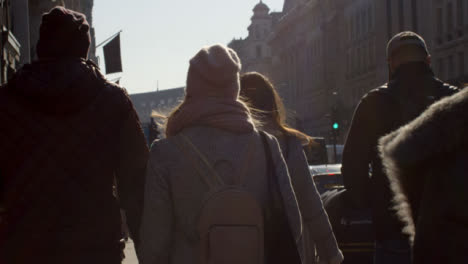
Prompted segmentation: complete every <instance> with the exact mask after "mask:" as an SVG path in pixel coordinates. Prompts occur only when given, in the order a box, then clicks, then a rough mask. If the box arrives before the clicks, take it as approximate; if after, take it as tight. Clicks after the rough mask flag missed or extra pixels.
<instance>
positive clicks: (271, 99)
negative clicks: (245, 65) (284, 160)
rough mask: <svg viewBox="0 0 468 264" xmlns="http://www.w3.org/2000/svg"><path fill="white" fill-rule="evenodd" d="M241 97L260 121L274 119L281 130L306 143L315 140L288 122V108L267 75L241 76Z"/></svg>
mask: <svg viewBox="0 0 468 264" xmlns="http://www.w3.org/2000/svg"><path fill="white" fill-rule="evenodd" d="M241 98H242V99H243V100H245V101H246V102H247V105H248V106H249V107H250V108H251V109H252V111H253V112H256V113H257V114H256V116H257V118H260V122H265V120H267V119H271V120H273V122H275V125H277V126H278V127H279V128H280V130H281V132H283V133H284V134H285V135H290V136H294V137H296V138H298V139H299V140H301V142H303V144H304V145H309V144H313V143H314V140H313V139H312V138H311V137H309V136H308V135H306V134H304V133H302V132H301V131H299V130H297V129H294V128H291V127H290V126H288V125H287V123H286V118H287V117H286V109H285V107H284V104H283V102H282V100H281V97H280V96H279V95H278V92H277V91H276V90H275V88H274V86H273V84H272V83H271V82H270V80H268V78H267V77H265V76H264V75H262V74H260V73H258V72H248V73H245V74H243V75H242V76H241Z"/></svg>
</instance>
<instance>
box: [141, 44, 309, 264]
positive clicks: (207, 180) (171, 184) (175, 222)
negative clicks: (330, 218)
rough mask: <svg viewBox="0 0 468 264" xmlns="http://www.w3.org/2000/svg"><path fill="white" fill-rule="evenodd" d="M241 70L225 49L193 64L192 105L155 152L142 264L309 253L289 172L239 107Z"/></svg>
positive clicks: (173, 118)
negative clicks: (278, 248) (278, 246)
mask: <svg viewBox="0 0 468 264" xmlns="http://www.w3.org/2000/svg"><path fill="white" fill-rule="evenodd" d="M240 70H241V62H240V60H239V58H238V56H237V54H236V53H235V52H234V51H233V50H231V49H229V48H227V47H225V46H222V45H214V46H210V47H205V48H203V49H201V50H200V51H199V52H198V53H197V55H196V56H195V57H193V58H192V59H191V60H190V66H189V70H188V76H187V86H186V95H185V98H184V100H183V102H182V104H181V105H180V106H178V107H177V108H176V109H175V110H174V111H173V113H172V114H170V115H169V117H168V120H167V124H166V132H165V133H166V139H162V140H158V141H155V142H153V145H152V148H151V152H150V158H149V161H148V165H147V178H146V190H145V201H144V213H143V222H142V228H141V238H142V244H141V248H140V249H139V250H137V252H138V253H139V259H140V263H142V264H147V263H148V264H150V263H181V264H182V263H183V264H187V263H213V264H214V263H224V264H229V263H258V264H261V263H281V262H279V260H278V259H279V258H281V257H282V256H283V255H284V254H283V252H277V251H275V250H276V248H274V247H273V246H274V245H275V243H274V242H276V241H282V242H283V245H287V244H288V245H289V246H286V247H285V249H291V248H292V250H291V252H288V254H289V255H290V256H294V254H295V255H296V257H297V255H299V258H303V256H304V255H305V249H304V246H303V245H304V243H303V237H302V228H301V227H302V223H301V215H300V212H299V207H298V205H297V201H296V197H295V194H294V191H293V189H292V186H291V181H290V178H289V174H288V171H287V167H286V164H285V162H284V159H283V157H282V155H281V152H280V148H279V145H278V142H277V141H276V139H275V138H274V137H272V136H270V135H268V134H266V133H260V132H258V131H257V129H256V126H255V122H254V121H253V120H252V117H251V114H250V111H249V109H248V108H247V106H246V105H245V104H244V103H242V102H241V101H239V91H240V83H239V72H240ZM254 161H255V162H254ZM285 249H284V250H285ZM283 263H284V262H283ZM304 263H305V262H304Z"/></svg>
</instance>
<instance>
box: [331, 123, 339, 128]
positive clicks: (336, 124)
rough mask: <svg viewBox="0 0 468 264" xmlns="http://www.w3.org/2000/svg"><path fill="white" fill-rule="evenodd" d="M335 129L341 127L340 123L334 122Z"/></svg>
mask: <svg viewBox="0 0 468 264" xmlns="http://www.w3.org/2000/svg"><path fill="white" fill-rule="evenodd" d="M332 127H333V130H338V129H339V128H340V124H338V122H335V123H333V126H332Z"/></svg>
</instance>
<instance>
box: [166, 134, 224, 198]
mask: <svg viewBox="0 0 468 264" xmlns="http://www.w3.org/2000/svg"><path fill="white" fill-rule="evenodd" d="M179 136H180V141H178V139H177V137H175V142H176V145H177V146H178V148H179V149H180V151H181V152H182V153H183V154H184V156H185V157H186V158H187V159H188V160H190V161H191V162H192V164H193V166H194V167H195V169H196V170H197V172H198V174H199V176H200V177H201V178H202V180H203V181H204V182H205V183H206V184H207V185H208V186H209V187H210V189H211V190H213V189H215V188H216V186H224V185H225V184H224V181H223V179H222V178H221V177H220V176H219V175H218V173H217V172H216V170H215V169H214V168H213V166H211V164H210V162H209V161H208V159H207V158H206V156H205V155H203V154H202V153H201V152H200V151H199V150H198V148H197V147H196V146H195V145H194V144H193V143H192V141H191V140H190V139H189V138H188V137H187V136H185V135H184V134H182V133H179ZM187 146H188V147H189V148H190V149H191V150H192V151H193V152H195V154H196V155H197V156H198V157H199V158H200V160H201V161H202V162H203V163H204V164H205V166H206V168H207V169H208V173H206V171H204V170H203V169H202V168H201V167H200V166H199V164H198V162H197V161H196V160H195V158H194V155H193V153H191V152H190V151H189V150H188V149H187V148H186V147H187Z"/></svg>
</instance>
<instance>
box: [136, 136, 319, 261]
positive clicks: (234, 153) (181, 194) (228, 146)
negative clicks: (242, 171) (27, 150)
mask: <svg viewBox="0 0 468 264" xmlns="http://www.w3.org/2000/svg"><path fill="white" fill-rule="evenodd" d="M183 133H184V135H185V136H187V137H188V138H190V140H191V141H192V142H193V144H194V145H196V146H197V147H198V149H199V151H201V152H202V153H203V154H204V155H206V157H207V159H208V160H209V161H210V163H211V164H214V165H213V167H214V168H215V170H216V171H217V172H218V173H219V174H220V175H223V178H224V179H223V180H224V181H225V182H226V183H233V181H234V177H236V176H237V174H238V170H239V168H242V167H243V166H244V165H245V159H244V157H245V154H246V151H247V146H248V145H250V144H254V146H255V147H254V148H253V149H254V150H255V151H254V152H253V153H252V156H251V157H252V158H251V159H250V164H249V165H248V168H249V169H248V170H247V175H246V177H245V179H246V182H245V186H246V188H247V189H248V190H250V191H251V193H253V194H255V195H256V196H257V199H258V201H259V202H260V203H261V204H262V205H266V203H267V199H268V189H267V186H268V184H267V171H266V158H265V154H264V151H263V149H264V148H263V144H262V141H261V138H260V134H259V133H258V132H253V133H247V134H233V133H230V132H227V131H223V130H220V129H215V128H209V127H191V128H187V129H185V130H184V131H183ZM177 137H179V135H177V136H175V137H172V138H169V139H164V140H160V141H157V142H155V143H154V144H153V146H152V148H151V154H150V159H149V161H148V167H147V178H146V190H145V204H144V211H143V222H142V227H141V232H140V233H141V247H140V248H138V249H137V252H138V255H139V259H140V263H142V264H156V263H157V264H165V263H176V264H190V263H199V257H198V252H197V251H196V248H197V245H198V243H199V241H198V239H197V232H196V224H197V218H196V216H197V214H198V212H199V208H200V207H201V205H202V201H203V200H204V198H205V196H206V194H207V192H208V187H207V186H206V184H205V183H204V182H203V181H202V180H201V178H200V176H199V175H198V174H197V172H196V170H195V169H194V167H193V164H192V163H191V162H189V161H188V160H187V158H186V156H184V154H183V153H181V151H180V150H179V148H178V147H177V145H176V142H175V141H177V140H178V138H177ZM268 141H269V144H270V148H271V150H272V156H273V157H272V158H273V163H274V164H275V165H276V167H275V168H274V170H275V172H276V173H275V174H276V176H277V177H278V183H279V186H280V192H281V195H282V197H283V201H284V206H285V209H286V214H287V218H288V220H289V223H290V227H291V230H292V233H293V236H294V238H295V240H296V243H297V245H298V248H299V254H300V255H301V257H302V259H303V262H304V263H306V262H305V261H307V259H306V256H308V255H310V253H308V252H305V251H306V248H305V247H304V241H303V238H302V223H301V215H300V212H299V208H298V205H297V201H296V197H295V194H294V191H293V189H292V186H291V180H290V178H289V174H288V171H287V168H286V164H285V162H284V159H283V157H282V155H281V152H280V149H279V145H278V143H277V141H276V139H274V138H273V137H269V139H268ZM199 167H202V168H203V166H202V165H201V163H200V164H199Z"/></svg>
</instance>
